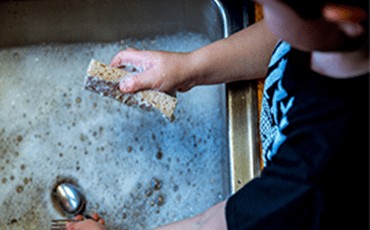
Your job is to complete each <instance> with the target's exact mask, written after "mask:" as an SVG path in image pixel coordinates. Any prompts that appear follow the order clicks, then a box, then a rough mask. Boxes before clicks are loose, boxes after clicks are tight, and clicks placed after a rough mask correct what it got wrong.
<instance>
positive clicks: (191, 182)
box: [0, 32, 229, 229]
mask: <svg viewBox="0 0 370 230" xmlns="http://www.w3.org/2000/svg"><path fill="white" fill-rule="evenodd" d="M209 43H210V40H209V39H208V38H207V37H204V36H203V35H200V34H195V33H188V32H183V33H180V34H177V35H172V36H157V37H154V38H153V39H144V40H137V39H125V40H122V41H118V42H116V43H109V44H107V43H105V44H101V43H99V44H96V43H83V44H64V45H63V44H40V45H34V46H27V47H17V48H5V49H1V50H0V60H1V62H0V190H1V196H0V204H1V207H2V208H1V209H0V229H49V227H50V221H51V220H52V219H60V218H66V217H63V215H62V213H61V212H60V211H58V209H57V208H56V207H55V206H54V205H53V203H52V202H51V195H50V194H51V190H52V188H53V186H55V184H56V183H57V182H58V181H63V180H68V181H72V182H74V183H76V184H77V185H78V186H79V187H80V189H81V190H82V192H83V193H84V194H85V196H86V199H87V201H88V203H87V207H86V213H88V214H92V213H93V212H98V213H100V214H101V215H102V216H103V218H105V220H106V223H107V224H106V225H107V227H108V229H125V228H126V229H150V228H154V227H157V226H159V225H163V224H166V223H169V222H173V221H176V220H180V219H183V218H186V217H190V216H193V215H195V214H198V213H200V212H202V211H204V210H206V209H207V208H209V207H210V206H212V205H214V204H215V203H217V202H219V201H221V200H223V199H225V198H227V196H228V195H229V194H228V188H227V185H228V182H227V181H228V180H229V172H228V168H227V159H228V157H227V131H226V115H225V111H224V110H225V92H224V87H223V86H206V87H198V88H195V89H193V90H191V91H190V92H187V93H183V94H178V98H179V104H178V107H177V109H176V112H175V117H176V119H175V121H174V122H172V123H170V122H168V121H166V120H164V119H163V118H162V116H161V115H159V114H158V113H155V112H146V111H142V110H140V109H137V108H131V107H127V106H125V105H122V104H119V103H118V102H116V101H113V100H109V99H106V98H102V97H100V96H99V95H96V94H93V93H91V92H88V91H84V90H82V87H83V81H84V76H85V73H86V68H87V66H88V64H89V62H90V59H91V58H94V59H96V60H99V61H101V62H105V63H109V62H110V61H111V59H112V58H113V56H114V55H115V54H116V53H117V52H118V51H119V50H122V49H125V48H127V47H133V48H138V49H155V50H167V51H178V52H188V51H191V50H194V49H197V48H199V47H202V46H204V45H207V44H209Z"/></svg>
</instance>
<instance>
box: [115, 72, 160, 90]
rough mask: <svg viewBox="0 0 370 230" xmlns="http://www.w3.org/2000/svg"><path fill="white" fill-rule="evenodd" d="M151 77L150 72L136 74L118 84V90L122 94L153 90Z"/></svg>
mask: <svg viewBox="0 0 370 230" xmlns="http://www.w3.org/2000/svg"><path fill="white" fill-rule="evenodd" d="M153 80H154V79H153V76H152V74H151V71H147V72H144V73H138V74H135V75H132V76H131V77H130V78H128V79H127V80H125V81H122V82H121V84H120V90H121V91H122V92H123V93H135V92H136V91H139V90H143V89H149V88H155V87H153Z"/></svg>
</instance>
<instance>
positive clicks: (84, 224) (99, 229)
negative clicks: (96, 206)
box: [66, 213, 106, 230]
mask: <svg viewBox="0 0 370 230" xmlns="http://www.w3.org/2000/svg"><path fill="white" fill-rule="evenodd" d="M91 218H92V219H87V220H84V217H83V216H81V215H77V216H76V217H75V218H73V219H74V220H79V221H80V222H76V223H67V224H66V230H84V229H86V230H106V228H105V227H104V225H105V221H104V220H103V219H101V218H100V217H99V215H98V214H97V213H94V214H93V215H92V217H91Z"/></svg>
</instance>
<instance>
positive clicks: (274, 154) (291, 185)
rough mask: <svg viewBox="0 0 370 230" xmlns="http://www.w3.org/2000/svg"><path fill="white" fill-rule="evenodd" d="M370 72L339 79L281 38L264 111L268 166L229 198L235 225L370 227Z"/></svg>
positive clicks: (229, 216)
mask: <svg viewBox="0 0 370 230" xmlns="http://www.w3.org/2000/svg"><path fill="white" fill-rule="evenodd" d="M368 89H369V74H366V75H363V76H358V77H354V78H349V79H343V80H341V79H340V80H339V79H334V78H330V77H327V76H323V75H320V74H318V73H316V72H313V71H312V70H310V68H309V54H307V53H303V52H300V51H297V50H294V49H292V48H291V47H290V46H289V45H288V44H287V43H284V42H279V43H278V44H277V46H276V48H275V51H274V53H273V56H272V58H271V63H270V65H269V71H268V77H267V78H266V81H265V89H264V98H263V103H262V111H261V124H260V126H261V127H260V129H261V140H262V146H263V157H264V163H265V168H264V169H263V171H262V173H261V176H260V177H259V178H256V179H253V180H252V181H251V182H249V183H248V184H247V185H245V186H244V187H243V188H242V189H241V190H239V191H238V192H237V193H236V194H234V195H233V196H232V197H231V198H230V199H229V200H228V202H227V205H226V219H227V225H228V229H230V230H231V229H237V230H241V229H369V228H368V222H369V209H368V198H369V173H368V163H369V95H368V91H369V90H368Z"/></svg>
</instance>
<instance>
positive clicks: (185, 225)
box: [154, 200, 227, 230]
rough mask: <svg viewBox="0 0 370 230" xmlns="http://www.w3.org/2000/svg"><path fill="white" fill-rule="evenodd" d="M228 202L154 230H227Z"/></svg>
mask: <svg viewBox="0 0 370 230" xmlns="http://www.w3.org/2000/svg"><path fill="white" fill-rule="evenodd" d="M225 206H226V200H225V201H223V202H220V203H218V204H216V205H215V206H213V207H211V208H210V209H208V210H206V211H205V212H203V213H201V214H199V215H197V216H194V217H192V218H189V219H185V220H180V221H178V222H175V223H171V224H168V225H165V226H162V227H159V228H156V229H154V230H185V229H186V230H227V227H226V218H225Z"/></svg>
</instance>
